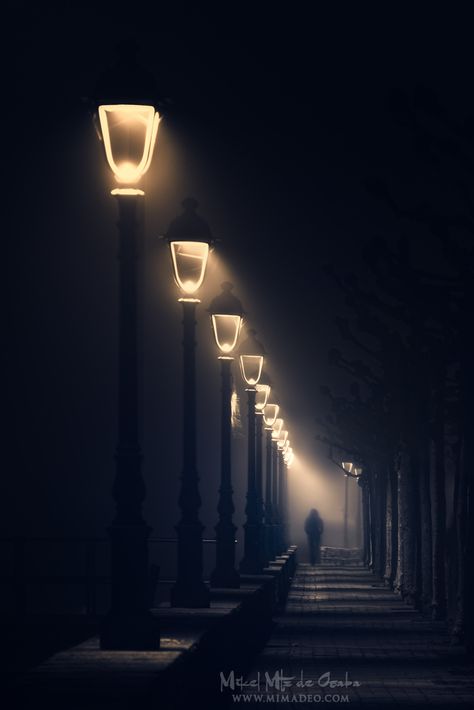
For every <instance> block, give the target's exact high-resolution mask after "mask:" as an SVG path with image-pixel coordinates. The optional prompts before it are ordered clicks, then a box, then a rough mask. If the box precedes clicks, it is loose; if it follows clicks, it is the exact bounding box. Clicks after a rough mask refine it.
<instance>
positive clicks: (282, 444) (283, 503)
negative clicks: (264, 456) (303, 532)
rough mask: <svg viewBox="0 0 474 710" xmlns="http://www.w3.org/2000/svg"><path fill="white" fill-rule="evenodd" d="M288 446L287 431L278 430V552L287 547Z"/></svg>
mask: <svg viewBox="0 0 474 710" xmlns="http://www.w3.org/2000/svg"><path fill="white" fill-rule="evenodd" d="M288 446H289V440H288V431H287V430H286V429H282V430H280V437H279V439H278V441H277V448H278V458H279V480H278V484H279V491H278V503H279V505H278V510H279V539H280V551H281V552H284V551H285V550H286V549H287V547H288V540H287V518H288V511H287V496H286V488H287V480H286V479H287V475H286V474H287V471H286V465H285V464H286V462H285V453H286V451H287V449H288Z"/></svg>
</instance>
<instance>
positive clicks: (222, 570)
mask: <svg viewBox="0 0 474 710" xmlns="http://www.w3.org/2000/svg"><path fill="white" fill-rule="evenodd" d="M232 289H233V285H232V284H231V283H229V282H224V283H223V284H222V293H221V294H220V295H219V296H216V297H215V298H214V299H213V300H212V302H211V305H210V306H209V308H208V311H209V313H210V314H211V322H212V330H213V333H214V338H215V341H216V344H217V347H218V348H219V352H220V355H219V360H220V363H221V380H222V387H221V483H220V488H219V503H218V506H217V511H218V513H219V520H218V523H217V525H216V527H215V530H216V566H215V569H214V571H213V573H212V575H211V585H212V586H213V587H230V588H232V587H239V586H240V575H239V573H238V571H237V570H236V569H235V531H236V530H237V527H236V526H235V525H234V523H233V521H232V515H233V513H234V502H233V499H232V496H233V490H232V456H231V453H232V361H233V359H234V358H233V356H232V352H233V351H234V348H235V346H236V344H237V340H238V337H239V333H240V329H241V326H242V317H243V313H244V311H243V308H242V304H241V302H240V301H239V299H238V298H236V296H234V294H233V293H232Z"/></svg>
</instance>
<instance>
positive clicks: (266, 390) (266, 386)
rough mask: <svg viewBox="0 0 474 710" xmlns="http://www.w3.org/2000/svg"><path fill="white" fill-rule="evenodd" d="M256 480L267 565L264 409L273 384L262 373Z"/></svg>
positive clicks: (258, 395)
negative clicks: (264, 489) (264, 491)
mask: <svg viewBox="0 0 474 710" xmlns="http://www.w3.org/2000/svg"><path fill="white" fill-rule="evenodd" d="M255 389H256V390H257V391H256V394H255V481H256V487H257V496H258V500H259V503H258V505H259V509H260V510H261V515H262V525H263V527H262V533H261V539H260V544H261V547H262V560H263V566H265V565H266V564H267V562H268V560H269V558H268V557H267V554H266V546H265V526H264V520H265V503H264V495H263V410H264V409H265V405H266V403H267V400H268V397H269V396H270V391H271V385H270V380H269V378H268V376H267V375H266V374H265V373H262V376H261V377H260V382H259V383H258V384H257V385H255Z"/></svg>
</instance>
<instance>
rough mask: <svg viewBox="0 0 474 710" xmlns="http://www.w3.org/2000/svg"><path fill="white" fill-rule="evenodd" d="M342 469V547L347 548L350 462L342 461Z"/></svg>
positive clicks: (351, 466)
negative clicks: (343, 472)
mask: <svg viewBox="0 0 474 710" xmlns="http://www.w3.org/2000/svg"><path fill="white" fill-rule="evenodd" d="M342 468H343V469H344V471H346V473H345V474H344V540H343V547H349V530H348V524H349V521H348V515H349V474H350V473H352V470H353V468H354V464H353V463H352V462H350V461H343V462H342Z"/></svg>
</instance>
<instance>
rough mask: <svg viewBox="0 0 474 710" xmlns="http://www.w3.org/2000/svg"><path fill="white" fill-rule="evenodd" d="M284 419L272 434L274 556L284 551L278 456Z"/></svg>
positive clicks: (278, 421)
mask: <svg viewBox="0 0 474 710" xmlns="http://www.w3.org/2000/svg"><path fill="white" fill-rule="evenodd" d="M283 424H284V422H283V419H282V418H281V417H278V418H277V419H276V420H275V424H274V425H273V432H272V446H273V457H272V474H273V485H272V493H273V502H272V516H273V544H274V556H275V555H279V554H280V553H281V551H282V541H281V528H280V500H279V493H280V485H279V478H280V471H279V468H280V466H279V463H280V461H279V456H278V439H279V436H280V432H281V430H282V429H283Z"/></svg>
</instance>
